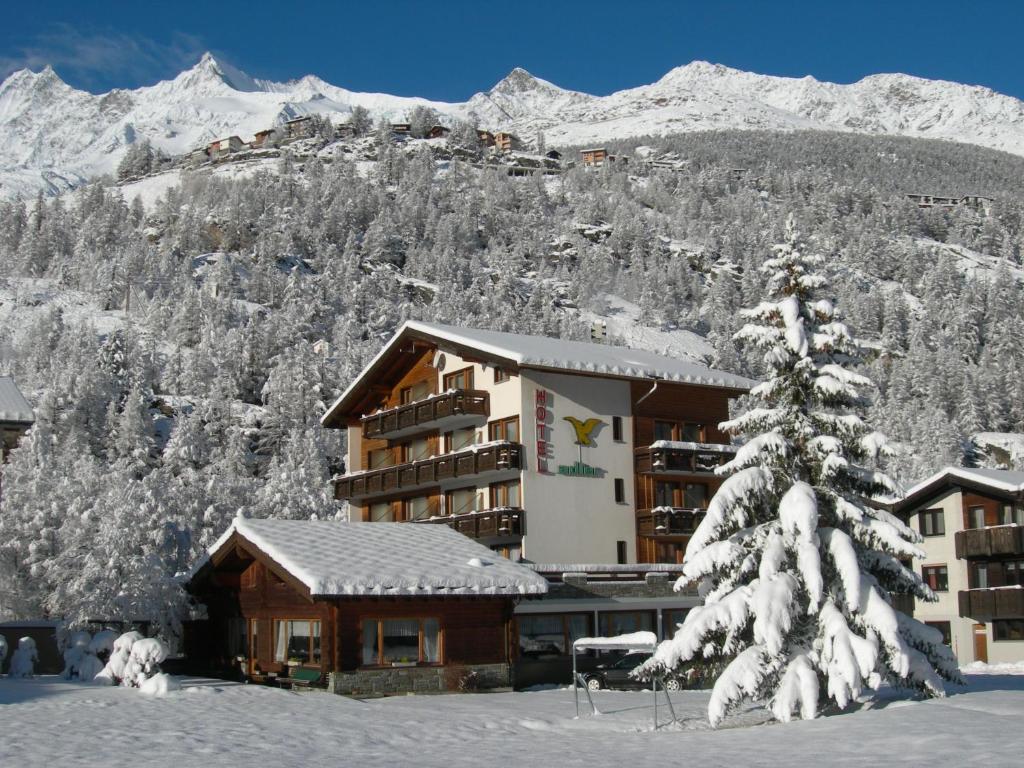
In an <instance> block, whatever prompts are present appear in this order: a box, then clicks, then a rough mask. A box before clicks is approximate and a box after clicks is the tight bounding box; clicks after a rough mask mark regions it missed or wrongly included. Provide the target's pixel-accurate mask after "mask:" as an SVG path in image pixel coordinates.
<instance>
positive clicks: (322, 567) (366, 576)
mask: <svg viewBox="0 0 1024 768" xmlns="http://www.w3.org/2000/svg"><path fill="white" fill-rule="evenodd" d="M234 533H238V535H239V536H240V537H241V538H242V539H244V540H245V541H247V542H249V543H250V544H251V545H252V546H253V547H255V548H256V549H257V550H259V551H260V552H262V553H263V554H264V555H266V556H267V557H269V558H270V559H271V560H273V561H275V562H276V563H277V564H278V565H280V566H281V567H282V568H283V569H284V570H285V571H287V572H288V573H289V574H291V575H292V576H293V577H294V578H296V579H297V580H298V581H300V582H301V583H302V584H303V585H305V586H306V587H307V588H308V589H309V592H310V594H311V595H319V596H335V595H352V596H361V595H383V596H393V595H539V594H544V593H546V592H547V591H548V583H547V581H546V580H545V579H544V578H543V577H542V576H539V575H537V574H536V573H534V572H533V571H531V570H530V569H529V568H525V567H524V566H522V565H519V564H518V563H514V562H512V561H511V560H506V559H505V558H503V557H500V556H499V555H497V554H495V553H494V552H492V551H491V550H489V549H487V547H485V546H483V545H482V544H478V543H477V542H475V541H473V540H472V539H469V538H467V537H466V536H463V535H462V534H461V533H459V532H458V531H455V530H453V529H451V528H449V527H448V526H446V525H425V524H415V523H344V522H337V521H333V520H255V519H246V518H236V519H235V521H234V523H232V525H231V527H230V528H229V529H228V530H227V531H226V532H225V533H224V535H223V536H221V538H220V539H219V540H218V541H217V543H216V544H214V545H213V547H211V548H210V552H209V555H208V556H207V558H204V561H203V562H202V563H200V564H198V566H197V568H196V569H195V570H194V571H193V574H195V573H196V572H197V571H198V570H199V568H200V567H202V565H203V564H204V563H205V562H207V561H208V558H209V557H213V556H215V554H216V553H217V551H218V550H219V549H220V548H221V547H223V546H225V545H226V544H227V543H228V541H229V540H230V539H231V536H232V534H234Z"/></svg>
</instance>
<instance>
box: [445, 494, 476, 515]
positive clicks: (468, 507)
mask: <svg viewBox="0 0 1024 768" xmlns="http://www.w3.org/2000/svg"><path fill="white" fill-rule="evenodd" d="M448 498H449V499H451V509H450V510H448V514H450V515H461V514H464V513H466V512H473V511H475V510H476V499H477V493H476V488H460V489H458V490H455V491H452V492H451V493H450V494H449V496H448Z"/></svg>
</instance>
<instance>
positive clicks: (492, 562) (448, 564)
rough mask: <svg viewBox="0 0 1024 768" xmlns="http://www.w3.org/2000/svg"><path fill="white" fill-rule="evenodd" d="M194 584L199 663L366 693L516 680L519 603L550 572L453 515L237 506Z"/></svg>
mask: <svg viewBox="0 0 1024 768" xmlns="http://www.w3.org/2000/svg"><path fill="white" fill-rule="evenodd" d="M188 589H189V591H190V592H191V593H192V594H193V596H194V597H195V598H196V600H198V601H199V602H201V603H202V604H203V605H205V606H206V610H207V615H208V617H209V618H208V619H206V620H203V621H195V622H190V623H189V624H187V625H186V632H185V647H186V655H187V656H188V658H189V660H190V662H191V664H192V667H193V668H194V669H195V670H196V671H201V672H205V673H207V674H219V675H224V674H231V673H232V672H234V673H235V674H236V675H237V674H239V673H240V674H241V675H243V676H244V677H245V679H248V680H252V681H254V682H262V681H273V682H277V683H279V684H282V685H292V684H295V683H297V682H302V681H305V682H309V681H319V682H322V683H325V684H326V685H327V688H328V690H331V691H333V692H335V693H340V694H350V695H367V694H381V693H400V692H413V691H415V692H431V691H434V692H439V691H444V690H452V689H457V688H458V685H459V681H460V679H461V677H462V676H464V675H466V674H469V673H472V674H474V676H475V678H476V679H477V681H478V682H479V683H481V684H482V686H483V687H503V686H508V685H510V684H511V663H512V658H513V653H514V649H513V647H512V645H511V643H510V642H509V638H510V637H512V633H513V631H514V624H513V622H514V619H513V609H514V607H515V604H516V603H517V602H519V601H520V600H523V599H524V598H530V597H536V596H540V595H543V594H544V593H546V592H547V591H548V583H547V581H546V580H545V579H544V578H543V577H542V576H540V575H539V574H537V573H534V572H533V571H532V570H531V569H529V568H527V567H526V566H523V565H520V564H518V563H514V562H511V561H510V560H506V559H505V558H502V557H498V556H496V555H494V553H492V552H490V551H489V550H488V549H487V548H486V547H484V546H482V545H481V544H479V543H478V542H475V541H472V540H471V539H469V538H467V537H465V536H463V535H461V534H459V533H458V532H457V531H455V530H452V529H451V528H449V527H447V526H437V525H431V526H417V525H402V524H397V523H344V522H337V521H331V520H249V519H243V518H238V519H236V520H235V522H234V524H233V525H232V526H231V528H230V529H229V530H228V531H227V532H226V533H225V534H224V535H223V536H222V537H221V538H220V540H219V541H218V542H217V543H216V544H214V545H213V546H212V547H211V548H210V550H209V553H208V555H207V557H206V558H204V559H203V560H202V561H201V562H200V564H199V565H198V566H197V567H196V568H195V569H194V570H193V573H192V575H191V578H190V580H189V582H188Z"/></svg>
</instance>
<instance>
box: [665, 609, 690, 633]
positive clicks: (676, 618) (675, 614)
mask: <svg viewBox="0 0 1024 768" xmlns="http://www.w3.org/2000/svg"><path fill="white" fill-rule="evenodd" d="M689 612H690V609H689V608H666V609H665V610H663V611H662V612H661V636H662V637H663V638H664V639H666V640H671V639H672V638H673V637H674V636H675V634H676V630H678V629H679V625H680V624H682V623H683V622H684V621H686V614H688V613H689Z"/></svg>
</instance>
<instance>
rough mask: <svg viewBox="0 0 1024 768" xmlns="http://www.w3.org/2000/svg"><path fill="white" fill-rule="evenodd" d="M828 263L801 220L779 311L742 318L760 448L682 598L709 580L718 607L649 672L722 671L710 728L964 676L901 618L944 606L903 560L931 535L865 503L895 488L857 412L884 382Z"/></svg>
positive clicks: (747, 430) (701, 534) (730, 492)
mask: <svg viewBox="0 0 1024 768" xmlns="http://www.w3.org/2000/svg"><path fill="white" fill-rule="evenodd" d="M820 262H821V258H820V257H817V256H812V255H806V254H804V253H803V251H802V245H801V244H800V242H799V239H798V236H797V234H796V232H795V228H794V225H793V220H792V219H790V220H789V221H788V223H787V238H786V243H784V244H782V245H777V246H775V253H774V256H773V257H772V258H769V259H768V260H766V261H765V263H764V265H763V267H762V269H763V272H764V273H765V274H766V275H767V278H768V282H767V295H768V297H769V300H768V301H764V302H762V303H760V304H759V305H758V306H757V307H755V308H754V309H751V310H746V311H745V312H744V313H743V314H744V316H745V318H746V319H747V320H748V321H749V322H748V323H747V324H746V325H745V326H744V327H743V328H741V329H740V331H739V332H738V333H737V334H736V338H737V340H739V341H741V342H745V343H749V344H752V345H754V346H755V347H757V348H759V349H761V350H762V351H763V352H764V358H763V360H764V365H765V369H766V377H765V380H764V382H763V383H762V384H760V385H758V386H757V387H755V388H754V390H753V391H752V393H751V395H752V398H753V400H754V401H755V403H756V404H755V405H754V406H753V407H751V408H750V409H749V410H747V411H746V413H744V414H743V415H742V416H740V417H738V418H736V419H734V420H733V421H730V422H726V423H725V424H723V428H724V429H726V430H728V431H729V432H731V433H733V434H735V435H740V436H743V437H746V438H747V440H746V443H745V444H744V445H743V446H742V447H741V448H740V450H739V451H738V452H737V454H736V457H735V459H733V460H732V461H731V462H729V463H728V464H726V465H725V466H723V467H722V470H721V471H722V472H723V474H726V475H728V477H727V478H726V480H725V481H724V482H723V484H722V487H721V488H720V490H719V491H718V492H717V493H716V494H715V497H714V499H713V500H712V502H711V504H710V505H709V507H708V511H707V515H706V516H705V518H704V520H703V521H702V522H701V524H700V526H699V527H698V529H697V531H696V532H695V533H694V535H693V538H692V539H691V541H690V544H689V546H688V547H687V551H686V558H685V560H684V565H683V569H684V575H683V576H682V577H681V578H680V581H679V584H678V585H677V587H682V586H683V585H685V584H691V583H693V582H695V581H696V582H699V583H700V593H701V595H702V596H703V598H704V605H703V606H701V607H699V608H695V609H693V610H692V611H691V612H690V613H689V614H688V615H687V617H686V620H685V622H684V623H683V625H682V626H681V628H680V629H679V630H678V631H677V632H676V634H675V636H674V637H673V638H672V639H671V640H668V641H665V642H664V643H662V644H661V646H660V647H659V648H658V651H657V653H656V654H655V656H654V658H653V659H652V660H651V662H649V663H648V666H647V668H646V670H645V671H646V672H648V673H649V672H657V671H658V670H659V669H664V668H676V667H678V666H680V665H683V664H685V663H686V662H691V661H694V660H704V661H715V660H717V661H719V662H721V663H723V664H724V671H723V672H722V673H721V675H720V676H719V677H718V679H717V681H716V682H715V685H714V690H713V692H712V696H711V701H710V703H709V705H708V717H709V719H710V721H711V724H712V725H718V724H719V723H720V722H721V721H722V719H723V718H724V717H725V716H726V715H727V714H728V712H729V711H730V710H731V709H732V708H733V707H735V706H736V705H737V704H739V703H740V702H741V701H744V700H754V701H766V702H767V704H768V706H769V708H770V710H771V712H772V714H773V715H774V716H775V717H776V718H778V719H779V720H783V721H788V720H790V719H791V718H792V717H793V715H794V714H798V715H799V716H800V717H802V718H805V719H809V718H813V717H815V716H816V715H817V713H818V712H819V710H820V709H821V708H823V707H825V706H829V705H834V706H836V707H838V708H840V709H841V708H845V707H846V706H847V705H848V704H850V703H851V702H852V701H854V700H855V699H856V698H857V697H858V696H859V695H861V693H862V692H863V691H865V690H866V689H877V688H878V687H879V685H881V684H882V683H883V682H888V683H890V684H893V685H896V686H903V687H910V688H914V689H918V690H919V691H921V692H923V693H925V694H927V695H931V696H942V695H944V690H943V678H945V679H947V680H958V679H959V673H958V670H957V666H956V660H955V658H954V656H953V654H952V652H951V651H950V649H949V648H948V647H946V646H944V645H943V644H942V638H941V635H940V633H939V632H938V631H937V630H935V629H932V628H930V627H927V626H925V625H924V624H922V623H920V622H918V621H916V620H914V619H913V618H910V617H908V616H906V615H904V614H903V613H901V612H899V611H897V610H896V609H895V608H894V607H893V604H892V600H891V597H890V596H891V595H893V594H912V595H914V596H915V597H917V598H918V599H921V600H934V599H935V596H934V594H933V593H932V592H931V590H930V589H929V588H928V587H927V586H926V585H925V584H924V583H923V582H922V581H921V579H920V577H918V576H917V574H915V573H914V572H913V571H911V570H909V569H908V568H906V567H905V566H904V565H903V564H902V563H901V560H909V559H910V558H912V557H922V556H923V555H922V553H921V552H920V551H919V550H918V549H917V547H916V546H915V543H917V542H919V541H920V539H919V537H918V534H916V533H915V532H914V531H912V530H911V529H910V528H908V527H907V526H906V525H904V524H903V523H902V522H901V521H899V520H898V519H896V518H895V517H894V516H892V515H891V514H889V513H887V512H885V511H882V510H878V509H874V508H872V507H871V506H869V505H868V503H867V500H868V499H870V498H872V497H874V496H876V495H878V494H886V493H892V492H893V491H894V490H895V489H894V487H893V483H892V481H891V480H889V478H888V477H887V476H886V475H885V474H883V473H882V472H880V471H877V470H874V469H871V468H869V466H868V464H870V463H873V462H874V460H876V459H877V458H878V457H879V454H880V453H882V452H884V451H885V450H886V449H885V438H884V437H883V436H882V435H880V434H879V433H877V432H873V431H871V430H870V428H869V427H868V425H867V424H866V423H865V421H864V420H863V419H862V418H861V417H860V416H859V415H858V414H857V411H858V409H859V408H860V407H861V406H862V405H863V404H864V403H863V397H862V394H861V390H863V389H864V388H865V387H868V386H869V385H870V383H871V382H870V381H869V380H868V379H867V378H865V377H864V376H862V375H860V374H858V373H855V372H854V371H853V370H852V368H853V367H854V366H855V365H856V364H857V363H858V362H859V361H858V357H857V344H856V341H855V340H854V338H853V336H852V334H851V332H850V331H849V329H848V328H847V326H846V325H845V324H843V323H841V322H839V321H838V320H837V319H836V315H835V309H834V306H833V303H832V302H831V301H830V300H828V299H826V298H821V297H820V294H821V291H822V289H823V288H824V287H825V279H824V278H823V277H822V276H821V275H819V274H817V273H816V270H815V267H817V265H818V264H819V263H820Z"/></svg>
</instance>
